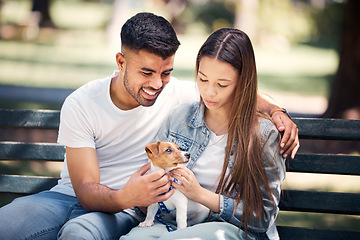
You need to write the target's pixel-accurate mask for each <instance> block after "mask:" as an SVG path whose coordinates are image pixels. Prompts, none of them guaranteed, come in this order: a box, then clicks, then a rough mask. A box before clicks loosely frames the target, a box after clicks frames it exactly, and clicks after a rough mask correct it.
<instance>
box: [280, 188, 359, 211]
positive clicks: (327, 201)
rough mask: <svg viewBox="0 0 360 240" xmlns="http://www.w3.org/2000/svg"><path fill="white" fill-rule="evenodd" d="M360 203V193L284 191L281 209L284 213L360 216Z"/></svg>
mask: <svg viewBox="0 0 360 240" xmlns="http://www.w3.org/2000/svg"><path fill="white" fill-rule="evenodd" d="M359 203H360V193H337V192H318V191H298V190H283V192H282V195H281V200H280V204H279V208H280V209H281V210H284V211H301V212H317V213H336V214H350V215H359V214H360V204H359Z"/></svg>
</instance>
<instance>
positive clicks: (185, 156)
mask: <svg viewBox="0 0 360 240" xmlns="http://www.w3.org/2000/svg"><path fill="white" fill-rule="evenodd" d="M145 151H146V154H147V156H148V157H149V159H150V161H151V168H150V171H149V172H150V173H151V172H155V171H157V170H159V169H160V168H163V169H164V170H165V171H166V172H167V173H168V172H169V171H171V170H172V169H174V168H176V167H178V166H185V165H186V163H188V162H189V159H190V154H189V153H187V152H182V151H180V149H179V147H178V146H177V145H176V144H175V143H171V142H156V143H151V144H149V145H147V146H146V147H145ZM163 203H164V204H165V206H166V208H167V209H168V210H169V211H170V213H169V214H174V211H173V210H175V209H176V223H177V229H182V228H186V227H187V226H188V225H193V224H195V223H200V222H203V221H204V220H205V219H206V217H207V216H208V214H209V209H208V208H207V207H205V206H203V205H202V204H200V203H196V202H193V201H191V200H189V199H188V198H187V197H186V196H185V195H184V194H183V193H182V192H180V191H179V190H175V192H174V194H173V195H172V196H171V197H170V198H169V199H168V200H166V201H165V202H163ZM158 208H159V205H158V203H155V204H152V205H150V206H148V208H147V215H146V219H145V221H144V222H141V223H140V224H139V226H140V227H150V226H152V225H153V224H154V218H155V215H156V213H157V211H158Z"/></svg>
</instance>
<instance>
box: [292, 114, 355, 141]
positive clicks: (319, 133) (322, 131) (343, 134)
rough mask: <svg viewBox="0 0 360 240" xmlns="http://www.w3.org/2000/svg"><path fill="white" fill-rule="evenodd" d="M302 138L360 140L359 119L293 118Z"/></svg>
mask: <svg viewBox="0 0 360 240" xmlns="http://www.w3.org/2000/svg"><path fill="white" fill-rule="evenodd" d="M293 121H294V122H295V123H296V124H297V126H298V128H299V137H300V138H303V139H330V140H360V121H358V120H349V119H324V118H323V119H321V118H294V119H293Z"/></svg>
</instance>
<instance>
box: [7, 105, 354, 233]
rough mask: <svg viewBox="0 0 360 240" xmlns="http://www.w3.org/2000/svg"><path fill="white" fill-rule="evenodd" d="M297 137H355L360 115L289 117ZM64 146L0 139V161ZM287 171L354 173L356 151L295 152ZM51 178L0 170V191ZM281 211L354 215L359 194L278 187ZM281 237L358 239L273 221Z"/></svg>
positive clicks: (10, 122)
mask: <svg viewBox="0 0 360 240" xmlns="http://www.w3.org/2000/svg"><path fill="white" fill-rule="evenodd" d="M59 116H60V114H59V111H47V110H0V128H14V129H15V128H30V129H31V128H37V129H57V128H58V126H59ZM294 122H295V123H296V124H297V125H298V128H299V137H300V138H301V139H326V140H352V141H359V140H360V120H340V119H304V118H295V119H294ZM64 153H65V149H64V147H63V146H61V145H58V144H56V143H30V142H14V141H0V161H1V160H10V161H12V160H23V161H27V160H40V161H63V158H64ZM287 171H288V172H303V173H324V174H342V175H356V176H360V156H348V155H337V154H301V153H299V154H297V155H296V157H295V159H293V160H288V161H287ZM57 180H58V179H57V178H48V177H28V176H14V175H8V174H1V175H0V195H4V194H17V195H26V194H32V193H36V192H39V191H42V190H46V189H49V188H51V187H52V186H54V185H55V184H56V183H57ZM280 209H281V210H282V211H299V212H316V213H334V214H349V215H358V216H360V194H359V193H338V192H337V193H335V192H318V191H299V190H284V192H283V194H282V199H281V202H280ZM278 229H279V233H280V236H281V239H360V232H355V231H335V230H333V231H330V230H321V229H307V228H297V227H285V226H279V227H278Z"/></svg>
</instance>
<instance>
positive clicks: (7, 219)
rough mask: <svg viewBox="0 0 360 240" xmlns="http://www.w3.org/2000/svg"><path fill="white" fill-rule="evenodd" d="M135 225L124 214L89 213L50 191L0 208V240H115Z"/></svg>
mask: <svg viewBox="0 0 360 240" xmlns="http://www.w3.org/2000/svg"><path fill="white" fill-rule="evenodd" d="M138 224H139V222H138V221H137V220H136V219H135V218H134V217H132V216H130V215H129V214H127V213H125V212H120V213H117V214H106V213H100V212H91V213H89V212H87V211H86V210H85V209H84V208H83V207H82V206H81V205H80V203H79V202H78V200H77V198H75V197H71V196H68V195H64V194H61V193H58V192H54V191H45V192H41V193H38V194H34V195H30V196H26V197H21V198H17V199H15V200H14V201H13V202H12V203H10V204H8V205H6V206H3V207H2V208H0V240H2V239H4V240H8V239H12V240H16V239H37V240H38V239H57V238H58V239H87V240H88V239H119V237H120V236H122V235H124V234H127V233H128V232H129V231H130V230H131V229H132V228H133V227H135V226H137V225H138Z"/></svg>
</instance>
